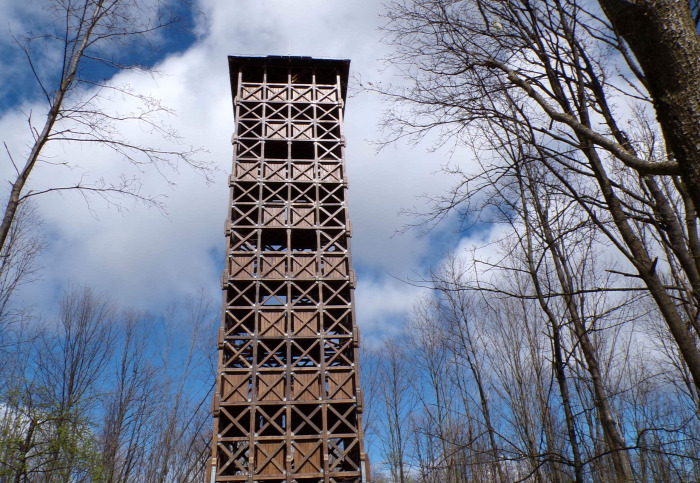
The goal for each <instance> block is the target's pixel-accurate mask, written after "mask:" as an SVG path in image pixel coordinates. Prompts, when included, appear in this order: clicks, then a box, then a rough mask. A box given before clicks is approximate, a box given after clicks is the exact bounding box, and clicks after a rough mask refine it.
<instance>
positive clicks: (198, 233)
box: [0, 0, 483, 338]
mask: <svg viewBox="0 0 700 483" xmlns="http://www.w3.org/2000/svg"><path fill="white" fill-rule="evenodd" d="M32 8H35V7H29V6H27V5H22V4H21V3H19V2H15V1H14V0H0V18H3V19H7V24H6V25H1V26H0V28H2V29H4V31H3V32H2V33H0V42H2V45H1V46H0V54H2V53H7V52H11V51H13V49H15V47H14V46H13V44H12V40H11V36H10V31H11V32H12V33H14V34H15V35H18V34H21V33H22V32H24V31H26V30H27V29H28V28H30V27H32V22H31V18H32V15H33V12H32V11H31V9H32ZM36 8H38V7H36ZM192 8H193V10H192V12H193V13H192V17H193V25H194V31H193V32H189V33H183V34H182V35H181V36H180V37H176V38H169V39H165V40H166V41H167V42H165V43H163V44H162V48H161V49H160V50H158V52H159V53H158V54H156V55H157V57H156V58H155V59H152V60H153V61H154V63H155V67H156V68H157V69H158V71H159V72H160V74H159V75H157V76H154V75H143V74H137V73H135V72H120V73H116V74H115V77H114V78H113V79H112V81H113V82H114V83H117V84H120V85H128V86H130V87H131V88H133V89H135V90H136V91H138V92H142V93H145V94H149V95H153V96H155V97H158V98H160V99H162V101H163V103H164V104H165V105H167V106H169V107H171V108H172V109H174V111H175V112H176V113H177V116H176V117H171V118H169V119H168V123H169V124H171V125H172V126H173V127H174V128H175V129H176V130H177V131H178V132H179V133H180V135H181V136H182V143H183V145H185V146H189V145H192V146H203V147H205V148H206V149H207V150H208V152H207V153H206V154H204V155H203V157H204V158H206V159H207V160H208V161H211V162H212V163H214V164H215V165H216V167H217V168H218V172H216V173H214V178H215V180H214V182H213V183H211V184H207V183H206V182H205V181H204V180H203V179H202V177H201V176H199V175H197V174H196V173H195V172H193V171H192V170H191V169H189V168H188V167H186V166H180V167H179V169H177V170H165V171H163V172H162V173H158V172H156V171H154V170H150V169H147V168H144V169H143V170H136V171H134V170H131V171H128V170H127V174H128V175H129V176H133V175H136V176H138V177H139V179H140V180H141V182H142V184H143V189H144V190H145V191H147V192H149V193H162V194H164V195H166V196H167V198H163V200H164V201H165V203H166V205H167V215H164V214H163V213H161V212H159V211H158V210H156V209H148V208H146V207H143V206H139V205H134V204H133V203H131V202H130V201H124V203H123V206H124V208H126V209H127V210H117V209H115V208H114V207H110V206H108V205H107V204H106V203H104V202H103V201H101V200H99V199H94V198H93V199H91V200H90V201H89V204H88V203H86V200H85V199H84V198H83V197H81V196H80V195H77V194H75V193H73V194H71V193H66V194H64V195H62V196H61V195H57V194H49V195H45V196H43V197H40V198H39V197H37V198H36V199H37V202H38V205H39V211H40V214H41V216H42V218H43V220H44V226H43V230H44V232H45V233H46V236H47V241H48V249H47V250H46V252H45V253H44V254H43V256H42V258H41V260H40V263H41V265H42V278H41V280H40V281H39V282H37V283H34V284H32V285H31V286H27V287H25V288H24V290H23V292H22V297H23V300H24V302H25V303H29V304H34V305H36V306H37V309H38V310H40V311H44V312H45V311H50V310H51V306H52V303H53V302H55V300H56V299H57V297H58V296H60V294H61V292H62V290H63V287H65V286H66V283H73V284H89V285H92V286H94V287H96V288H97V289H98V290H100V291H102V292H104V293H108V294H110V296H111V297H113V298H114V299H115V300H117V301H118V302H119V303H121V304H122V305H125V306H126V305H130V306H134V307H137V308H140V309H148V310H153V311H161V310H163V309H164V308H165V307H167V306H168V305H169V304H172V303H173V302H174V301H177V300H178V299H180V298H182V297H183V296H184V295H185V294H187V293H191V292H195V291H197V290H199V289H202V288H203V289H204V290H205V291H207V292H209V293H211V294H212V296H213V297H216V299H217V300H218V299H219V297H220V289H219V277H220V274H221V270H222V268H223V259H224V246H225V239H224V236H223V228H224V221H225V217H226V205H227V198H228V194H229V193H228V188H227V176H228V173H229V172H230V169H231V160H232V149H231V144H230V138H231V133H232V131H233V115H232V103H231V93H230V85H229V79H228V64H227V56H228V55H251V56H258V55H260V56H264V55H288V54H291V55H303V56H312V57H321V58H343V59H346V58H347V59H351V77H352V79H354V80H351V86H350V91H351V97H350V99H349V100H348V103H347V108H346V119H345V121H346V122H345V136H346V139H347V143H348V145H347V146H348V147H347V151H346V155H347V169H348V173H349V181H350V191H349V197H350V216H351V219H352V223H353V239H352V252H353V262H354V265H355V269H356V270H357V272H358V288H357V291H356V301H357V314H358V323H359V325H360V326H361V328H362V330H363V334H364V335H365V337H368V336H369V337H371V338H374V337H382V336H383V335H384V334H387V333H390V332H392V331H396V330H398V329H399V328H400V326H401V324H402V320H403V318H404V316H405V315H406V313H407V311H408V310H410V308H411V305H412V303H413V300H414V299H415V297H416V296H417V294H418V289H416V288H414V287H412V286H410V285H408V284H405V283H403V282H401V281H400V280H401V279H405V278H416V277H417V276H418V275H419V274H421V273H425V271H426V270H427V269H428V267H429V266H430V265H431V264H435V263H436V262H437V261H438V260H439V258H440V256H441V255H442V254H443V253H444V251H445V249H446V248H448V247H449V246H450V245H451V244H454V245H455V246H456V242H457V241H458V235H457V234H456V233H455V230H453V229H452V228H451V227H449V226H447V225H445V226H443V227H442V228H441V230H440V231H439V232H434V233H433V234H431V235H430V236H424V237H418V236H417V234H416V233H411V232H408V233H406V234H403V235H398V236H395V235H394V234H395V232H396V231H397V230H399V229H400V228H401V227H402V226H403V225H404V224H406V223H409V222H410V221H411V220H410V219H409V218H406V217H401V216H399V215H398V212H399V210H401V209H405V208H409V209H411V208H419V209H420V208H421V204H422V201H421V200H420V199H419V198H418V196H419V195H421V194H422V193H436V192H440V191H441V190H444V189H446V187H447V186H448V185H449V179H447V178H446V177H444V176H441V175H437V174H434V173H435V172H436V171H437V170H438V169H439V168H440V166H441V165H443V164H445V163H446V162H447V161H448V157H449V153H448V152H446V151H438V152H436V153H429V152H428V149H427V146H409V145H406V144H397V145H395V146H390V147H388V148H385V149H383V150H382V151H380V152H377V150H376V146H375V145H374V144H372V142H371V141H372V140H376V139H378V134H377V132H378V127H377V126H378V122H379V119H380V115H381V111H382V109H383V106H382V103H381V99H379V98H377V97H376V96H374V95H371V94H367V93H362V92H359V89H358V86H357V81H356V79H358V78H361V79H362V80H363V81H364V80H371V81H373V82H395V81H396V79H394V78H393V77H392V71H391V69H389V68H387V66H385V65H384V64H383V63H382V62H381V57H382V55H383V54H384V53H385V52H386V51H387V48H388V47H386V46H385V45H383V44H382V43H381V37H382V34H381V32H380V31H378V27H379V26H380V25H381V23H382V19H381V13H382V9H383V7H382V5H381V4H380V3H379V2H376V1H375V0H355V1H352V2H338V1H329V0H250V1H249V0H238V1H231V2H221V1H219V0H195V1H194V2H193V5H192ZM34 14H36V15H41V14H42V12H41V10H37V11H36V12H34ZM34 18H36V17H34ZM35 28H36V27H35ZM15 52H16V49H15ZM8 59H10V60H8ZM0 62H2V64H0V69H2V70H3V71H5V72H6V73H9V72H16V73H17V75H16V76H12V75H3V76H2V78H1V79H0V83H2V84H0V96H3V97H2V99H3V100H2V101H1V102H0V137H1V138H2V140H3V141H4V142H6V143H7V145H8V148H9V150H10V152H11V153H12V155H13V156H14V158H15V159H18V160H22V159H23V158H24V157H26V154H27V152H28V148H27V146H28V145H29V142H30V140H31V138H30V133H29V131H28V129H27V122H26V116H27V114H28V113H32V116H34V117H35V118H36V117H38V116H40V114H41V113H42V112H45V107H44V106H43V105H42V104H41V99H40V98H39V97H38V96H37V95H36V90H31V89H26V85H28V84H27V83H26V77H22V75H21V72H22V69H25V73H26V65H23V64H22V62H23V61H22V59H21V58H20V57H18V56H16V55H15V56H8V55H6V56H5V58H4V60H2V61H0ZM22 79H23V80H22ZM18 84H21V85H18ZM129 102H130V101H129V100H128V99H121V100H119V99H118V100H117V103H122V104H125V105H120V108H121V109H127V108H128V103H129ZM125 133H126V134H127V135H128V136H129V138H130V139H135V140H141V139H142V138H143V141H144V142H147V141H148V140H149V139H151V140H152V138H149V136H151V134H150V133H149V132H148V131H147V130H146V129H144V128H143V126H140V127H139V126H134V127H130V128H127V129H126V130H125ZM48 154H49V155H50V158H49V159H51V160H53V161H55V162H56V163H58V164H59V165H53V164H45V165H41V166H39V167H38V168H37V170H36V172H35V174H33V175H32V176H33V177H32V179H31V182H30V188H31V189H36V190H38V189H41V188H44V187H48V186H59V185H69V184H71V183H75V182H76V181H77V180H78V179H80V178H81V177H83V179H86V180H92V181H94V180H99V179H100V178H105V179H113V178H114V177H118V176H119V175H120V174H122V173H123V172H124V171H125V167H124V165H123V163H120V162H119V160H118V159H117V158H116V157H115V156H114V155H113V154H112V153H110V152H108V151H104V150H100V149H99V148H97V147H88V146H75V145H71V146H66V145H64V146H52V147H50V151H49V152H48ZM0 156H1V157H2V163H1V164H0V169H1V171H0V174H2V176H3V178H4V179H6V180H9V179H10V177H11V175H12V167H11V163H10V162H9V159H8V156H7V153H4V152H3V153H2V154H0ZM63 162H68V163H69V164H70V167H69V168H68V169H67V168H66V166H64V165H60V163H63ZM170 182H172V183H174V185H171V184H170ZM5 186H6V187H7V186H8V185H7V184H6V185H5ZM3 189H6V188H3ZM3 196H7V193H3ZM482 235H483V234H482ZM482 235H479V236H482ZM479 236H475V240H476V241H478V238H479ZM468 244H469V241H468V240H467V242H466V243H465V240H464V239H463V240H462V243H461V245H460V246H468Z"/></svg>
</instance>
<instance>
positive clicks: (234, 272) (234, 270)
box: [229, 255, 255, 278]
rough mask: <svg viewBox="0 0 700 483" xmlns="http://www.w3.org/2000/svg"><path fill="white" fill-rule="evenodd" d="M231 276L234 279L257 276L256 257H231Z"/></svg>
mask: <svg viewBox="0 0 700 483" xmlns="http://www.w3.org/2000/svg"><path fill="white" fill-rule="evenodd" d="M229 262H230V263H229V274H230V276H231V277H232V278H250V277H254V276H255V255H233V256H231V257H229Z"/></svg>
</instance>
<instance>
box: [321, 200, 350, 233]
mask: <svg viewBox="0 0 700 483" xmlns="http://www.w3.org/2000/svg"><path fill="white" fill-rule="evenodd" d="M326 208H331V207H330V206H324V205H320V207H319V214H320V218H321V220H322V221H321V225H323V226H330V227H333V228H340V227H345V207H344V206H342V205H341V206H335V207H333V208H332V209H326ZM324 215H325V216H324Z"/></svg>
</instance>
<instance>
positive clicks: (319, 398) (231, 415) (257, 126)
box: [212, 57, 368, 483]
mask: <svg viewBox="0 0 700 483" xmlns="http://www.w3.org/2000/svg"><path fill="white" fill-rule="evenodd" d="M229 66H230V71H231V85H232V91H233V96H234V109H235V117H236V134H235V135H234V137H233V145H234V153H235V156H234V165H233V173H232V175H231V177H230V186H231V202H230V204H229V216H228V220H227V222H226V236H227V240H228V241H227V260H226V268H225V270H224V274H223V276H222V288H223V291H224V311H223V318H222V325H221V328H220V330H219V337H218V347H219V369H218V379H217V385H216V392H215V395H214V401H213V412H214V421H215V423H214V443H213V462H212V481H213V482H258V481H260V482H263V481H264V482H270V483H281V482H285V483H292V482H296V483H341V482H343V483H350V482H355V483H361V482H366V481H367V478H368V473H367V471H366V468H365V466H367V464H366V457H365V453H364V450H363V442H362V426H361V412H362V404H363V402H362V392H361V390H360V388H359V379H358V370H357V349H358V345H359V334H358V331H357V328H356V325H355V320H354V319H355V317H354V310H353V305H354V302H353V290H354V286H355V275H354V272H353V270H352V268H351V259H350V251H349V238H350V235H351V230H350V223H349V220H348V215H347V202H346V196H345V194H346V190H347V178H346V176H345V172H344V170H345V165H344V139H343V135H342V132H343V102H344V98H345V86H346V83H347V75H348V67H349V61H337V60H317V59H311V58H308V57H265V58H250V57H248V58H244V57H229Z"/></svg>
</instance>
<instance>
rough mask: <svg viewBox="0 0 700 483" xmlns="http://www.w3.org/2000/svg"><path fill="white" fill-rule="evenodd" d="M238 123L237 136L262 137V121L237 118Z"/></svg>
mask: <svg viewBox="0 0 700 483" xmlns="http://www.w3.org/2000/svg"><path fill="white" fill-rule="evenodd" d="M238 125H239V126H240V128H239V129H240V131H238V133H237V134H238V137H239V138H260V137H263V132H262V121H261V120H253V119H251V120H243V119H239V121H238Z"/></svg>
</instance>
